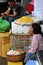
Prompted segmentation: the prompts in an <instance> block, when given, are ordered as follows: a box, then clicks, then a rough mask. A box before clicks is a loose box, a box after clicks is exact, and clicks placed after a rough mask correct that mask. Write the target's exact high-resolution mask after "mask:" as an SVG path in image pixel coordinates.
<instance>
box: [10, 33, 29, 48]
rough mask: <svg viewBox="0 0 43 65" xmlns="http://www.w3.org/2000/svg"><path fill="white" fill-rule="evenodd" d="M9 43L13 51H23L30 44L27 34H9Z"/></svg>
mask: <svg viewBox="0 0 43 65" xmlns="http://www.w3.org/2000/svg"><path fill="white" fill-rule="evenodd" d="M10 43H11V44H12V47H13V49H23V48H24V47H25V46H29V44H30V36H29V35H28V34H11V35H10Z"/></svg>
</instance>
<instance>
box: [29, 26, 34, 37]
mask: <svg viewBox="0 0 43 65" xmlns="http://www.w3.org/2000/svg"><path fill="white" fill-rule="evenodd" d="M33 34H34V32H33V28H32V26H30V28H29V35H30V36H33Z"/></svg>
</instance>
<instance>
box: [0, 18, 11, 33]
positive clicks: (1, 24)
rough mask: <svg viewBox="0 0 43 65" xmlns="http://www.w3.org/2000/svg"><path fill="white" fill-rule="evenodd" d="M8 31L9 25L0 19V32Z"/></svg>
mask: <svg viewBox="0 0 43 65" xmlns="http://www.w3.org/2000/svg"><path fill="white" fill-rule="evenodd" d="M9 29H10V23H9V22H8V21H6V20H3V19H1V18H0V32H7V31H8V30H9Z"/></svg>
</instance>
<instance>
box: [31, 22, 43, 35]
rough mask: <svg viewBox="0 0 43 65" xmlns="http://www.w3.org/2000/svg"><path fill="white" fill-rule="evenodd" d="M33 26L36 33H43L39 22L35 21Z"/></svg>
mask: <svg viewBox="0 0 43 65" xmlns="http://www.w3.org/2000/svg"><path fill="white" fill-rule="evenodd" d="M32 28H33V32H34V34H41V35H42V32H41V26H40V24H38V23H33V24H32Z"/></svg>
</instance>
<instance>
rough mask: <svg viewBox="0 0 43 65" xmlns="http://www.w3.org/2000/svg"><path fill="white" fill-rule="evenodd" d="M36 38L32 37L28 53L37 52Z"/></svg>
mask: <svg viewBox="0 0 43 65" xmlns="http://www.w3.org/2000/svg"><path fill="white" fill-rule="evenodd" d="M38 42H39V41H38V38H37V37H36V36H34V37H33V39H32V41H31V47H30V50H29V52H32V53H35V52H36V51H37V48H38Z"/></svg>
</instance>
